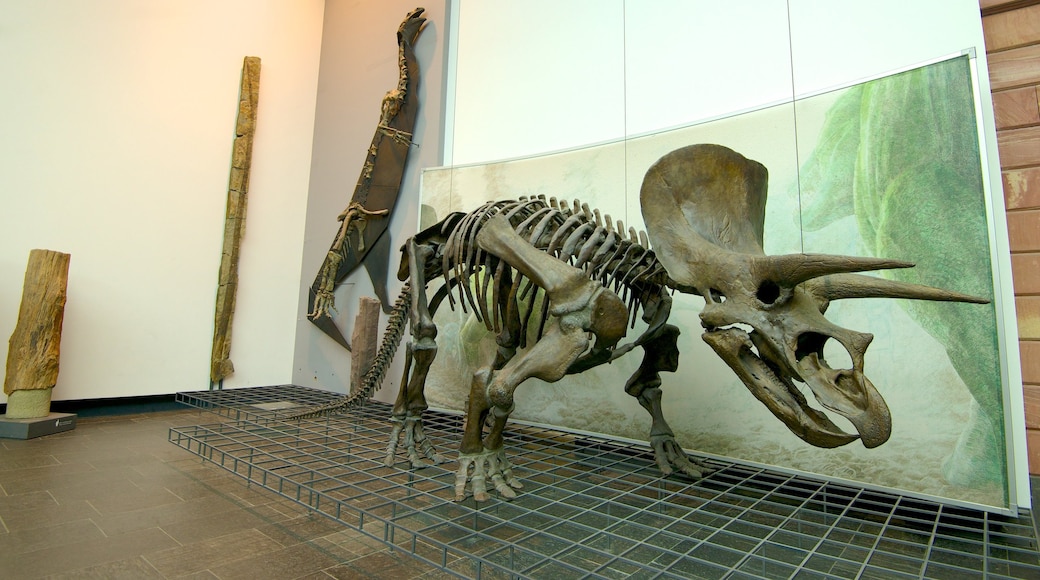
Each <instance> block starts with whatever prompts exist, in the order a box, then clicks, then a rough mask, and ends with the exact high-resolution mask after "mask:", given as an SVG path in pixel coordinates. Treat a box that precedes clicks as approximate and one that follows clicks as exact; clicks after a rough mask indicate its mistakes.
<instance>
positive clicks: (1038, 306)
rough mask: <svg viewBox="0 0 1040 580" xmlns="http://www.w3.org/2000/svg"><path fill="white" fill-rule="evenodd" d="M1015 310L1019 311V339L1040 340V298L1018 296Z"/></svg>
mask: <svg viewBox="0 0 1040 580" xmlns="http://www.w3.org/2000/svg"><path fill="white" fill-rule="evenodd" d="M1015 308H1016V310H1017V311H1018V338H1019V339H1020V340H1040V296H1018V297H1016V298H1015Z"/></svg>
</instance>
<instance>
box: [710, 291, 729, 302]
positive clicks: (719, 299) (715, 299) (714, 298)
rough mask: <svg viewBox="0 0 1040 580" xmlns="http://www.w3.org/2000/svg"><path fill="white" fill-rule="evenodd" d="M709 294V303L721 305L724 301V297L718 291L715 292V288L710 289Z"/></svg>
mask: <svg viewBox="0 0 1040 580" xmlns="http://www.w3.org/2000/svg"><path fill="white" fill-rule="evenodd" d="M710 292H711V301H712V302H717V303H718V304H722V303H723V302H725V301H726V295H725V294H723V293H722V292H720V291H719V290H716V289H715V288H712V289H711V290H710Z"/></svg>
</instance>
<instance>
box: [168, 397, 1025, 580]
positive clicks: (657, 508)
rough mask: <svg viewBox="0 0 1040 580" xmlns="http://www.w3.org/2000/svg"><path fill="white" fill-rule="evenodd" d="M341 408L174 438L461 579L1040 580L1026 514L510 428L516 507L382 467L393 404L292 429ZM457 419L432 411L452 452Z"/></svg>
mask: <svg viewBox="0 0 1040 580" xmlns="http://www.w3.org/2000/svg"><path fill="white" fill-rule="evenodd" d="M337 397H338V395H335V394H332V393H328V392H325V391H319V390H315V389H309V388H304V387H298V386H292V385H283V386H274V387H257V388H248V389H233V390H224V391H201V392H191V393H180V394H179V395H178V400H179V401H180V402H182V403H185V404H187V405H191V406H195V407H199V408H202V409H207V410H210V411H212V412H214V413H216V414H217V416H218V417H216V419H217V420H218V422H216V423H213V424H208V425H198V426H191V427H183V428H174V429H171V430H170V435H169V439H170V441H171V442H172V443H174V444H176V445H178V446H180V447H183V448H184V449H186V450H188V451H190V452H192V453H195V454H197V455H199V456H200V457H202V458H203V459H204V460H208V461H212V462H214V463H216V464H218V465H220V466H222V467H223V468H224V469H227V470H228V471H230V472H232V473H235V474H236V475H238V476H240V477H242V478H245V479H246V480H247V481H249V482H250V484H255V485H259V486H262V487H264V488H267V489H269V490H271V491H273V492H275V493H278V494H280V495H282V496H284V497H287V498H289V499H291V500H294V501H296V502H299V503H300V504H303V505H306V506H309V507H310V508H311V509H313V510H315V511H316V512H319V513H321V514H323V515H325V516H328V517H330V518H333V519H336V520H338V521H340V522H342V523H343V524H344V525H345V526H350V527H352V528H354V529H357V530H360V531H361V532H363V533H365V534H367V535H369V536H371V537H373V538H376V539H378V540H381V541H383V542H385V543H386V544H387V545H388V546H391V547H392V548H393V549H395V550H400V551H402V552H404V553H406V554H410V555H412V556H414V557H416V558H419V559H421V560H424V561H426V562H428V563H431V564H433V565H435V566H439V567H441V568H443V569H444V570H445V571H447V572H450V573H452V574H455V575H458V576H460V577H465V578H872V579H873V578H899V579H902V578H956V579H958V580H959V579H964V578H1040V552H1038V548H1037V540H1036V530H1035V527H1034V525H1033V522H1032V519H1031V518H1030V515H1029V513H1028V512H1025V513H1023V514H1022V515H1021V516H1019V517H1008V516H1002V515H996V514H991V513H987V512H983V511H974V510H970V509H965V508H960V507H951V506H945V505H942V504H939V503H933V502H928V501H922V500H919V499H911V498H906V497H902V496H898V495H891V494H886V493H879V492H876V491H867V490H863V489H858V488H855V487H851V486H846V485H836V484H832V483H826V482H821V481H815V480H811V479H807V478H804V477H796V476H791V475H787V474H780V473H776V472H770V471H767V470H764V469H758V468H753V467H748V466H742V465H737V464H728V463H720V462H711V463H713V464H714V466H716V467H718V468H719V470H718V471H717V472H716V473H713V474H712V475H710V476H709V477H706V478H703V479H701V480H699V481H689V480H688V479H684V478H680V477H676V476H672V477H668V478H661V477H659V476H658V472H657V468H656V466H655V464H654V460H653V454H652V452H651V451H650V449H649V448H648V447H642V446H634V445H628V444H624V443H618V442H615V441H611V440H608V439H604V438H598V437H590V436H586V435H575V434H570V433H565V432H561V431H556V430H551V429H546V428H541V427H531V426H524V425H512V426H511V428H510V429H508V433H507V444H508V445H509V450H510V452H511V458H512V461H513V463H514V466H515V471H516V473H517V475H518V476H519V477H520V479H521V481H522V482H523V483H524V489H523V490H521V494H520V497H518V498H517V499H515V500H513V501H509V502H507V501H502V500H500V499H498V498H497V497H494V494H493V498H492V499H491V500H490V501H488V502H484V503H483V504H477V503H476V502H474V501H473V499H472V498H468V499H467V500H466V501H465V502H462V503H455V502H453V501H451V498H452V497H453V495H454V492H453V484H454V472H453V471H452V470H453V469H454V468H455V466H456V465H457V464H456V463H454V462H450V463H448V464H446V465H443V466H430V467H426V468H423V469H419V470H408V469H405V467H406V464H405V462H404V461H400V462H399V464H398V466H397V467H395V468H387V467H384V466H383V457H384V455H385V449H386V444H387V438H388V437H389V432H390V422H389V420H388V417H389V408H388V406H386V405H383V404H379V403H370V404H368V405H366V406H365V407H364V408H362V409H359V410H356V411H352V412H350V413H348V414H344V415H338V416H334V417H329V418H322V419H311V420H304V421H285V420H281V419H279V418H278V414H279V411H282V410H284V409H287V408H290V407H292V408H295V407H297V406H298V405H300V404H304V405H312V404H320V403H324V402H327V401H329V400H332V399H335V398H337ZM461 423H462V420H461V417H458V416H455V415H449V414H444V413H436V412H430V413H428V415H427V417H426V432H427V434H428V436H429V437H430V439H431V440H432V442H433V443H434V445H435V446H436V447H437V448H438V450H439V451H440V452H441V453H442V454H444V455H450V453H451V451H452V450H453V449H454V448H455V447H456V446H457V443H458V440H459V437H460V436H461Z"/></svg>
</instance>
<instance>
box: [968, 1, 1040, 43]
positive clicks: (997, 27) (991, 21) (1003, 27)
mask: <svg viewBox="0 0 1040 580" xmlns="http://www.w3.org/2000/svg"><path fill="white" fill-rule="evenodd" d="M982 34H983V37H984V38H985V40H986V51H987V52H993V51H998V50H1006V49H1009V48H1016V47H1019V46H1025V45H1027V44H1034V43H1037V42H1040V4H1035V5H1033V6H1027V7H1024V8H1019V9H1018V10H1015V11H1013V12H1012V11H1008V12H1000V13H998V14H993V15H992V16H986V17H984V18H983V19H982Z"/></svg>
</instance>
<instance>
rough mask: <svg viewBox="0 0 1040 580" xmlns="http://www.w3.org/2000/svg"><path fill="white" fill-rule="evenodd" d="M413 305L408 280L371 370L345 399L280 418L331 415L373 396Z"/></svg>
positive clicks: (391, 316)
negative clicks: (358, 386)
mask: <svg viewBox="0 0 1040 580" xmlns="http://www.w3.org/2000/svg"><path fill="white" fill-rule="evenodd" d="M411 307H412V285H411V282H406V283H405V285H404V287H403V288H402V289H401V293H400V294H399V295H398V296H397V301H396V302H394V307H393V309H392V310H391V311H390V318H389V320H388V321H387V325H386V330H385V331H384V332H383V341H382V342H380V343H379V350H378V351H376V356H375V360H374V361H373V362H372V368H370V369H368V372H366V373H365V375H364V376H363V377H361V386H360V388H358V389H357V390H356V391H354V392H353V393H351V394H350V395H347V396H346V397H343V398H342V399H339V400H336V401H332V402H330V403H325V404H324V405H320V406H318V407H312V408H310V409H307V410H305V411H300V412H296V413H291V414H289V415H284V416H282V417H280V418H281V419H312V418H314V417H320V416H322V415H329V414H332V413H335V412H337V411H346V410H348V409H355V408H357V407H360V406H361V404H362V403H364V402H365V401H367V400H368V399H370V398H371V397H372V395H374V394H375V392H376V391H378V390H379V388H380V387H381V386H383V379H384V378H385V377H386V371H387V370H388V369H389V368H390V363H391V362H393V360H394V355H395V354H396V353H397V347H399V346H400V345H401V338H402V337H403V336H404V329H405V327H406V326H407V325H408V315H409V312H410V311H411Z"/></svg>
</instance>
